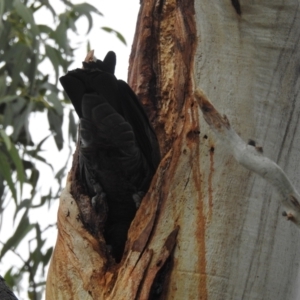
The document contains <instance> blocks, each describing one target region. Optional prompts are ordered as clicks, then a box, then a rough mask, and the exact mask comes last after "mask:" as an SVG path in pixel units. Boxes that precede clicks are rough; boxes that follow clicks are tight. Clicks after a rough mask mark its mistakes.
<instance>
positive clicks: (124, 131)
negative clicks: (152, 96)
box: [60, 51, 160, 262]
mask: <svg viewBox="0 0 300 300" xmlns="http://www.w3.org/2000/svg"><path fill="white" fill-rule="evenodd" d="M115 66H116V54H115V53H114V52H113V51H109V52H108V53H107V54H106V56H105V58H104V59H103V61H102V60H99V59H96V58H95V56H94V52H93V51H90V52H89V53H88V55H87V57H86V59H85V61H84V62H83V67H82V68H81V69H79V68H78V69H75V70H72V71H69V72H68V73H67V74H66V75H64V76H62V77H60V83H61V84H62V86H63V88H64V90H65V92H66V94H67V95H68V97H69V98H70V100H71V102H72V104H73V106H74V108H75V111H76V113H77V115H78V117H79V119H80V125H79V128H80V129H79V170H80V172H79V180H80V182H81V184H82V186H83V190H84V192H85V194H87V195H88V196H89V198H90V199H91V204H92V206H93V208H94V209H95V210H96V212H101V213H102V214H103V213H104V215H105V218H104V219H103V236H104V238H105V241H106V244H107V245H108V249H110V254H111V255H112V257H113V258H114V259H115V261H116V262H120V260H121V258H122V255H123V252H124V247H125V243H126V240H127V233H128V230H129V227H130V224H131V222H132V220H133V218H134V216H135V213H136V211H137V209H138V207H139V205H140V203H141V200H142V198H143V196H144V195H145V193H146V192H147V190H148V188H149V186H150V183H151V180H152V177H153V176H154V174H155V172H156V169H157V167H158V164H159V162H160V150H159V145H158V141H157V136H156V134H155V131H154V129H153V127H152V125H151V123H150V121H149V119H148V116H147V114H146V112H145V110H144V107H143V105H142V104H141V102H140V100H139V99H138V97H137V95H136V94H135V93H134V91H133V90H132V89H131V88H130V86H129V85H128V84H127V83H126V82H125V81H123V80H118V79H117V78H116V77H115V75H114V71H115Z"/></svg>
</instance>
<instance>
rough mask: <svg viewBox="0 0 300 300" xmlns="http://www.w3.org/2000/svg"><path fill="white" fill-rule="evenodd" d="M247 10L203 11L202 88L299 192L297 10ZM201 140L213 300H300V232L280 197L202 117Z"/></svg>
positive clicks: (294, 4)
mask: <svg viewBox="0 0 300 300" xmlns="http://www.w3.org/2000/svg"><path fill="white" fill-rule="evenodd" d="M233 2H234V1H233ZM235 2H237V1H235ZM240 7H241V15H239V14H237V12H236V10H235V8H234V7H233V5H232V3H231V1H229V0H226V1H221V0H219V1H209V0H198V1H196V2H195V9H196V22H197V33H198V39H199V43H198V49H197V53H196V60H195V74H196V75H195V86H196V87H200V88H201V89H202V90H204V91H205V93H206V94H207V95H208V97H209V98H210V99H211V101H212V103H213V104H214V106H215V107H216V108H217V109H218V110H219V111H220V112H221V113H223V114H226V115H227V117H228V118H229V120H230V122H231V124H232V126H233V127H234V128H235V130H236V131H237V132H238V133H239V135H240V136H241V137H242V138H243V139H244V140H247V139H248V138H251V139H254V140H255V141H256V142H257V143H258V144H260V145H262V146H263V149H264V155H265V156H267V157H269V158H270V159H272V160H274V161H275V162H277V163H278V165H279V166H280V167H281V168H282V169H284V170H285V172H286V173H287V175H288V177H289V178H290V180H291V181H292V183H293V184H294V185H295V187H296V189H298V190H299V188H300V185H299V179H298V177H299V170H300V164H299V162H300V151H299V146H300V140H299V139H300V128H299V126H298V121H299V113H300V96H299V74H300V73H299V71H300V68H299V61H300V47H299V36H300V14H299V12H300V10H299V1H296V0H295V1H294V0H291V1H278V0H263V1H243V0H242V1H240ZM200 131H201V144H200V156H201V162H200V163H201V170H202V176H203V179H202V187H201V188H202V190H203V191H204V197H203V201H204V207H205V208H206V210H207V215H208V216H209V212H210V209H212V213H211V218H210V220H209V219H208V220H207V221H208V222H207V227H206V233H205V236H206V239H205V241H206V243H205V250H206V262H207V264H206V269H205V273H206V274H207V290H208V295H209V297H208V298H209V299H253V300H254V299H255V300H257V299H264V300H265V299H276V300H281V299H282V300H284V299H295V300H296V299H299V295H298V291H297V290H299V278H298V269H299V255H298V252H299V246H300V232H299V230H298V229H297V227H295V226H294V225H293V224H292V223H290V222H286V220H285V219H284V218H283V217H282V215H281V212H282V211H283V210H284V208H283V207H282V205H281V203H280V201H279V198H280V196H279V195H278V194H277V193H276V190H275V189H273V188H272V186H271V185H270V184H269V183H268V182H267V181H264V180H263V179H261V178H260V177H258V176H257V175H255V174H254V173H251V172H249V171H247V170H246V169H244V168H242V167H241V166H240V165H238V164H237V163H236V162H235V161H234V160H233V156H232V154H231V153H229V152H228V151H227V150H226V145H223V144H222V143H219V142H218V141H216V137H215V135H214V134H213V133H212V132H211V130H210V129H209V128H208V126H207V124H206V123H205V121H204V120H203V118H201V123H200ZM204 136H207V137H208V138H207V139H204V138H203V137H204ZM211 146H213V147H214V154H213V155H211V154H209V149H210V147H211ZM207 170H211V172H207ZM183 269H184V267H183ZM202 273H203V270H197V271H196V270H195V274H194V275H193V276H195V277H196V276H201V274H202ZM182 278H184V276H182ZM178 299H179V298H178Z"/></svg>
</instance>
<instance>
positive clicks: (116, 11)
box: [0, 0, 139, 300]
mask: <svg viewBox="0 0 300 300" xmlns="http://www.w3.org/2000/svg"><path fill="white" fill-rule="evenodd" d="M49 2H50V4H51V5H52V6H53V7H54V9H55V10H56V12H57V13H59V12H61V11H62V9H63V7H64V6H63V5H62V4H61V1H60V0H49ZM82 2H84V1H78V0H72V3H73V4H77V3H82ZM85 2H86V3H89V4H91V5H93V6H95V7H96V8H97V9H98V10H99V11H100V12H101V13H102V14H103V15H104V16H103V17H101V16H98V15H96V14H94V18H93V20H94V24H93V29H92V30H91V32H90V34H89V35H88V36H85V33H86V31H87V21H86V18H85V17H82V18H81V19H80V21H79V22H78V26H77V29H78V32H79V35H78V36H76V35H72V39H71V43H72V45H73V46H75V47H76V48H77V47H78V50H76V52H75V63H74V64H73V65H72V66H71V68H70V69H74V68H77V67H81V62H82V60H83V59H84V57H85V55H86V45H87V40H89V41H90V43H91V49H94V50H95V55H96V57H97V58H99V59H103V58H104V56H105V54H106V53H107V52H108V51H110V50H113V51H114V52H116V54H117V66H116V71H115V75H116V77H117V78H120V79H123V80H125V81H127V71H128V59H129V54H130V51H131V45H132V41H133V36H134V32H135V25H136V19H137V15H138V10H139V0H127V1H124V0H88V1H85ZM35 21H36V22H37V23H38V24H46V25H48V26H51V23H53V18H52V16H51V13H50V12H49V11H47V10H46V9H45V10H41V11H40V12H39V13H37V14H36V15H35ZM102 26H106V27H111V28H113V29H115V30H117V31H119V32H120V33H121V34H122V35H123V36H124V37H125V39H126V42H127V46H125V45H124V44H123V43H121V42H120V41H119V40H118V39H117V38H116V36H115V35H114V34H110V33H107V32H105V31H103V30H101V29H100V28H101V27H102ZM43 68H44V69H45V71H44V73H47V70H49V71H48V72H49V74H53V73H54V72H53V70H52V67H51V64H50V63H45V64H44V66H43ZM53 78H54V75H52V80H53ZM50 80H51V79H50ZM66 119H67V115H65V120H64V139H65V147H64V149H63V150H62V151H60V152H59V151H58V150H57V149H56V146H55V144H54V140H53V138H49V139H48V141H47V142H45V144H44V146H43V149H44V150H45V151H44V154H43V156H44V157H45V158H46V159H47V161H48V162H49V163H51V164H52V165H53V166H54V169H55V171H56V172H57V171H58V170H59V169H60V168H62V167H63V165H64V164H65V161H66V158H67V156H68V153H69V148H68V147H66V146H67V145H66V144H67V139H68V135H67V128H68V120H66ZM76 121H78V120H76ZM48 127H49V126H48V121H47V117H46V115H45V114H40V113H39V114H36V115H35V116H33V118H32V120H31V121H30V132H32V138H33V141H34V142H35V143H38V142H39V141H40V140H41V139H42V138H43V137H45V136H46V135H47V131H48ZM72 147H73V149H75V145H74V144H72ZM70 163H71V160H70ZM37 166H38V168H39V170H40V172H41V174H40V175H41V176H40V179H39V186H40V187H41V189H42V191H44V193H46V192H47V191H48V190H49V187H50V186H51V185H54V184H55V179H54V175H55V173H53V172H52V170H51V169H50V168H49V167H47V166H46V165H45V164H42V163H41V164H37ZM23 198H24V197H23ZM58 202H59V201H58V200H57V201H55V202H54V203H53V204H52V207H51V208H50V209H48V207H43V208H42V209H36V210H34V211H33V213H32V215H30V221H31V222H32V223H34V222H36V221H38V222H39V223H41V224H44V227H43V228H45V227H46V226H47V225H48V224H54V223H55V222H56V214H57V208H58ZM13 212H14V210H13V206H11V207H10V208H9V207H8V209H7V210H6V211H5V216H4V219H3V224H2V228H1V232H0V240H1V241H2V242H4V241H6V240H7V239H8V238H9V237H10V236H11V235H12V234H13V232H14V230H15V227H14V224H13V222H12V215H13ZM21 215H22V213H21V214H20V215H19V217H20V216H21ZM18 220H19V219H17V222H16V224H18ZM56 234H57V230H56V228H55V227H53V228H52V229H49V230H48V231H47V232H46V233H45V236H47V243H46V246H45V247H44V249H47V248H48V247H49V246H51V245H53V246H54V245H55V241H56ZM34 236H35V233H34V232H32V233H30V234H29V235H28V236H27V238H26V242H25V241H24V242H23V243H22V244H21V245H20V246H19V247H18V248H17V251H18V252H19V253H26V252H27V249H28V240H29V239H30V238H33V237H34ZM45 236H44V237H45ZM25 258H26V256H25ZM19 261H20V260H19V258H18V257H17V256H16V255H14V254H12V253H7V254H6V255H5V257H4V261H3V262H2V263H1V264H0V274H1V275H4V274H5V272H6V271H7V270H8V268H9V267H11V265H12V262H13V263H14V264H17V263H18V262H19ZM20 263H21V261H20ZM27 281H28V280H27ZM27 281H26V284H27ZM17 296H18V297H19V299H20V300H23V299H24V300H26V299H27V286H24V290H23V291H22V292H21V293H20V295H17Z"/></svg>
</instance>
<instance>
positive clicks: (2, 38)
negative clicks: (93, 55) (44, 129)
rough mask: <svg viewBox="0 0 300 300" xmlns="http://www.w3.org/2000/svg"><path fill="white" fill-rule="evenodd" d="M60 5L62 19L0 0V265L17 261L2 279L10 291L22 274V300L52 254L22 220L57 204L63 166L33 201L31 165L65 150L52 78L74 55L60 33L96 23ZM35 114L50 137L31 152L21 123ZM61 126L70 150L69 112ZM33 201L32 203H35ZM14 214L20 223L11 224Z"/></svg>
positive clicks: (36, 286) (89, 9)
mask: <svg viewBox="0 0 300 300" xmlns="http://www.w3.org/2000/svg"><path fill="white" fill-rule="evenodd" d="M61 2H62V3H63V4H64V6H65V11H64V12H62V13H61V14H60V15H57V14H56V11H55V9H54V7H52V6H51V5H50V1H49V0H10V1H6V0H0V212H1V214H3V212H4V211H5V207H6V206H7V204H8V203H9V202H10V201H13V203H14V205H15V213H14V220H15V221H16V220H18V222H17V224H16V229H15V231H14V233H13V234H12V236H11V237H10V238H9V239H8V240H7V241H1V243H2V245H3V247H2V250H1V255H0V259H2V258H3V257H4V258H5V255H6V254H7V253H8V252H9V251H12V252H13V253H14V254H15V255H16V256H18V257H19V259H21V261H22V262H23V266H22V267H21V268H19V269H18V268H16V267H15V266H12V267H11V268H10V269H9V270H8V271H7V272H6V274H5V275H4V277H5V280H6V281H7V283H8V284H9V285H10V286H12V287H14V288H15V289H17V288H18V286H19V284H20V281H21V280H22V278H23V275H24V274H25V273H27V274H29V285H30V289H29V291H28V297H29V298H30V299H40V297H41V292H42V288H40V287H41V286H42V285H43V284H44V281H43V280H42V281H40V279H39V278H37V277H38V276H37V274H38V270H40V271H41V270H42V273H43V272H44V268H45V266H46V265H47V264H48V262H49V260H50V257H51V253H52V247H50V248H46V249H44V248H45V241H46V239H45V238H43V234H44V231H45V230H46V229H47V228H46V229H45V230H44V231H43V230H41V227H40V224H38V223H32V222H31V221H30V212H31V211H32V210H33V209H36V208H38V207H41V206H44V205H45V204H48V205H50V203H51V201H52V200H53V199H55V198H57V197H58V195H59V192H60V188H61V181H62V178H63V177H64V175H65V173H66V166H67V162H66V165H65V166H63V167H62V168H61V169H60V170H59V171H58V172H57V174H56V175H55V176H54V178H55V179H56V180H57V183H58V187H59V188H58V189H57V190H53V188H49V191H48V192H47V193H46V194H45V195H40V193H39V192H38V179H39V177H40V172H39V170H38V169H37V167H36V163H37V162H38V161H39V162H43V163H44V164H47V165H48V166H50V167H51V168H52V166H51V162H48V161H47V160H46V159H45V158H44V157H43V155H42V151H43V150H42V146H43V144H44V142H45V141H46V140H47V139H48V138H54V141H55V144H56V146H57V148H58V149H59V150H61V149H62V148H63V146H64V143H65V142H66V141H64V139H63V133H62V124H63V118H64V111H65V108H66V106H67V105H68V102H67V100H66V99H65V96H64V94H63V93H62V92H61V91H60V90H59V89H58V87H57V86H58V85H57V83H58V78H59V76H60V75H62V73H65V72H66V71H67V69H68V67H69V66H70V64H71V63H72V62H73V52H74V49H73V48H72V45H71V43H70V41H69V39H68V32H70V31H72V32H75V33H76V32H77V28H76V23H77V21H78V19H79V18H80V17H81V16H84V17H85V18H86V19H87V20H88V30H87V31H88V32H89V31H90V30H91V28H92V26H93V17H94V16H102V14H101V13H100V12H99V11H98V10H97V9H96V8H95V7H93V6H91V5H90V4H87V3H82V4H76V5H74V4H72V3H71V2H70V1H68V0H61ZM42 8H46V9H47V10H48V11H50V12H51V14H52V17H53V24H52V27H49V26H47V25H44V24H37V23H36V21H35V14H36V13H37V12H38V11H39V10H40V9H42ZM92 14H94V15H92ZM103 30H105V31H108V32H114V33H116V35H117V37H118V38H119V39H120V40H121V41H122V42H123V43H126V42H125V40H124V38H123V36H122V35H121V34H120V33H119V32H116V31H114V30H112V29H110V28H107V27H105V28H103ZM88 32H87V33H88ZM46 60H48V61H50V63H51V65H52V67H53V70H54V74H55V80H54V82H53V83H50V81H49V74H48V73H46V72H45V70H43V69H42V65H41V64H42V63H43V62H44V61H46ZM47 72H49V71H48V70H47ZM36 112H41V113H45V114H47V118H48V123H49V128H50V131H51V136H46V137H44V138H43V139H42V140H41V141H40V142H39V143H38V144H37V145H34V144H33V142H32V138H31V134H32V133H31V132H30V131H29V122H30V116H31V115H32V114H33V113H36ZM68 121H69V139H68V141H69V142H70V141H72V142H73V141H75V139H76V131H77V128H76V127H77V126H76V122H75V119H74V114H73V111H72V110H70V112H69V118H68ZM25 185H26V188H27V190H30V192H27V194H26V199H24V197H25V196H24V195H23V194H25V193H24V192H23V190H24V188H23V186H25ZM28 187H29V188H28ZM28 194H29V195H28ZM37 198H39V199H40V201H39V203H37ZM21 212H22V216H19V214H21ZM1 214H0V217H1ZM29 232H30V234H31V235H32V234H34V232H35V237H34V238H33V239H32V240H31V242H30V243H29V244H30V245H29V256H28V257H27V258H24V257H23V256H21V255H20V254H19V253H18V251H17V247H18V245H19V244H20V243H21V242H22V241H23V240H24V238H25V237H27V236H28V233H29ZM32 245H34V246H32Z"/></svg>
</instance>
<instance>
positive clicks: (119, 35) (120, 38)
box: [101, 27, 127, 46]
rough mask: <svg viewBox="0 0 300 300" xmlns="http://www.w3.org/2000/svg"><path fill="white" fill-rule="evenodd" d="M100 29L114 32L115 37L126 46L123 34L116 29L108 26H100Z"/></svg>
mask: <svg viewBox="0 0 300 300" xmlns="http://www.w3.org/2000/svg"><path fill="white" fill-rule="evenodd" d="M101 29H102V30H104V31H106V32H109V33H115V34H116V36H117V38H118V39H119V40H120V41H121V42H122V43H123V44H124V45H125V46H127V43H126V40H125V38H124V36H123V35H122V34H121V33H120V32H119V31H117V30H114V29H112V28H110V27H101Z"/></svg>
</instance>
